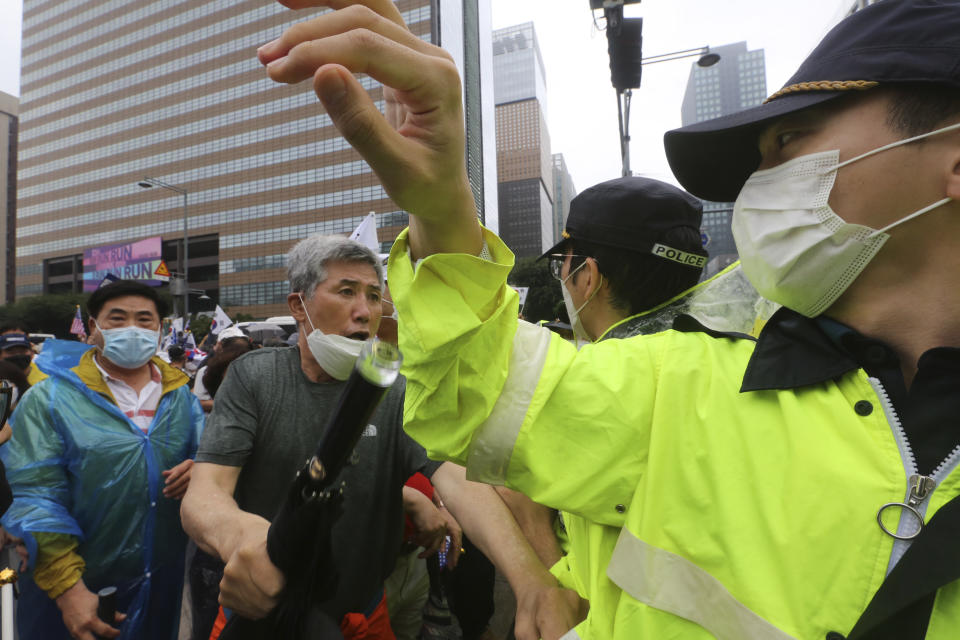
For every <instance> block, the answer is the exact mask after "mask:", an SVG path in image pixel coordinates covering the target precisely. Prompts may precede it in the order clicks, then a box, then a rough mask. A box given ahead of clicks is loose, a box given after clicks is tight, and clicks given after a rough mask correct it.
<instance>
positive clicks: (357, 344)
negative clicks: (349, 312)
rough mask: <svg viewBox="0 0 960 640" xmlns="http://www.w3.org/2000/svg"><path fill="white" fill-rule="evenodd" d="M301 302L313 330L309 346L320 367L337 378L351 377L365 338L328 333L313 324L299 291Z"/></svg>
mask: <svg viewBox="0 0 960 640" xmlns="http://www.w3.org/2000/svg"><path fill="white" fill-rule="evenodd" d="M297 296H298V297H299V298H300V304H303V312H304V315H306V316H307V322H309V323H310V328H311V329H312V331H311V332H310V333H309V334H308V335H307V347H308V348H309V349H310V353H312V354H313V357H314V359H315V360H316V361H317V364H318V365H320V368H321V369H323V370H324V371H326V372H327V373H328V374H330V375H331V376H332V377H334V378H336V379H337V380H346V379H347V378H349V377H350V373H351V372H352V371H353V367H354V366H355V365H356V363H357V358H358V357H359V356H360V349H362V348H363V343H364V341H363V340H354V339H353V338H348V337H346V336H341V335H339V334H326V333H324V332H322V331H320V329H317V328H316V327H315V326H313V320H311V319H310V314H309V313H307V305H306V304H304V302H303V296H301V295H300V294H299V293H298V294H297Z"/></svg>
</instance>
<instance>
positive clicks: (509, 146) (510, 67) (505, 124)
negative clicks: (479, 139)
mask: <svg viewBox="0 0 960 640" xmlns="http://www.w3.org/2000/svg"><path fill="white" fill-rule="evenodd" d="M493 73H494V78H493V84H494V96H495V101H496V105H497V191H498V201H499V210H500V237H501V238H503V241H504V242H505V243H506V244H507V246H508V247H510V249H511V250H512V251H513V252H514V253H515V254H516V255H517V256H518V257H529V256H538V255H540V254H541V253H543V252H544V251H546V250H547V249H549V248H550V247H551V246H552V245H553V244H554V243H555V240H554V230H555V227H556V224H555V223H554V208H553V198H554V195H553V182H554V180H553V157H552V155H551V154H550V134H549V132H548V130H547V121H546V112H547V88H546V87H547V85H546V71H545V70H544V66H543V59H542V57H541V55H540V47H539V46H538V44H537V34H536V31H535V30H534V28H533V23H532V22H527V23H524V24H519V25H515V26H512V27H504V28H503V29H497V30H496V31H494V32H493Z"/></svg>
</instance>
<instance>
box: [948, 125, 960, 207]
mask: <svg viewBox="0 0 960 640" xmlns="http://www.w3.org/2000/svg"><path fill="white" fill-rule="evenodd" d="M954 134H956V135H955V137H956V139H957V144H954V145H953V146H952V147H951V153H950V156H949V158H950V167H951V169H950V171H949V173H948V175H947V193H946V196H947V197H948V198H953V199H954V200H955V201H960V132H957V131H955V132H954Z"/></svg>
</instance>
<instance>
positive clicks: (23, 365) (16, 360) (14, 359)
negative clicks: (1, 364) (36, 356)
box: [4, 354, 33, 371]
mask: <svg viewBox="0 0 960 640" xmlns="http://www.w3.org/2000/svg"><path fill="white" fill-rule="evenodd" d="M4 360H6V361H7V362H9V363H10V364H12V365H14V366H15V367H16V368H18V369H20V370H22V371H26V370H27V369H28V368H29V367H30V363H31V362H33V358H32V357H31V356H29V355H27V354H23V355H19V356H7V357H6V358H4Z"/></svg>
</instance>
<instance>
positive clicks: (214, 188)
mask: <svg viewBox="0 0 960 640" xmlns="http://www.w3.org/2000/svg"><path fill="white" fill-rule="evenodd" d="M396 5H397V8H398V9H399V10H400V12H401V14H402V15H403V18H404V19H405V20H406V22H407V24H408V25H409V27H410V29H411V31H412V32H413V33H414V34H415V35H416V36H418V37H420V38H421V39H423V40H426V41H428V42H434V43H440V44H441V45H442V46H444V47H445V48H447V49H448V50H449V51H451V53H452V54H453V56H454V59H455V60H456V61H457V64H458V66H459V68H460V70H461V73H462V74H463V76H464V78H465V82H464V98H465V101H466V103H467V108H466V114H467V128H468V131H469V132H470V133H469V135H468V140H469V142H470V145H471V147H470V149H468V151H467V155H468V168H469V172H470V180H471V184H472V185H473V187H474V193H475V195H476V196H477V201H478V204H479V207H480V210H479V212H478V213H479V214H480V215H481V216H482V217H484V219H485V220H487V222H488V224H491V226H493V227H494V228H496V191H495V189H496V186H495V184H493V180H494V176H495V175H496V169H495V156H494V148H495V143H494V138H493V83H492V77H493V74H492V69H491V65H492V60H491V58H492V56H490V55H489V54H487V53H485V52H486V51H489V48H490V41H489V37H490V35H489V34H490V17H489V14H490V6H489V0H396ZM320 11H325V10H304V11H290V10H288V9H286V8H284V7H283V6H281V5H279V4H278V3H276V2H263V1H262V0H230V1H228V0H209V1H208V2H202V3H196V2H190V1H189V0H163V1H160V0H145V1H140V2H134V0H24V14H23V67H22V77H21V109H20V143H19V169H18V182H17V189H18V193H17V206H18V211H17V230H16V234H17V235H16V238H17V259H16V275H17V284H16V294H17V296H18V297H19V296H28V295H37V294H41V293H47V292H56V291H70V290H76V289H77V287H78V279H79V277H80V274H79V272H78V271H79V269H80V268H81V267H79V266H78V265H79V259H78V257H79V256H82V254H83V252H84V250H86V249H88V248H93V247H97V246H101V245H107V244H114V243H125V242H135V241H139V240H142V239H145V238H150V237H155V236H161V237H162V239H163V253H164V258H165V259H167V261H168V266H169V267H170V269H171V270H173V271H182V267H183V265H182V264H181V257H182V255H183V241H184V231H183V227H184V224H183V204H182V203H183V201H182V198H181V197H180V196H179V194H178V193H173V192H171V191H169V190H166V189H163V188H152V189H140V188H138V187H137V183H138V182H139V181H141V180H143V178H144V177H145V176H150V177H152V178H156V179H159V180H162V181H163V182H165V183H168V184H170V185H173V186H176V187H177V188H179V189H182V190H184V191H186V192H187V195H188V197H187V200H188V216H187V217H188V225H187V226H188V231H187V235H188V237H189V255H190V260H189V272H190V287H191V288H193V289H196V290H199V291H202V292H205V293H206V294H207V295H208V296H210V297H211V298H213V300H212V301H209V302H206V303H205V304H206V305H207V306H208V307H212V305H213V303H214V302H219V303H220V305H221V306H223V307H224V308H227V310H228V312H230V313H237V312H243V313H246V314H250V315H253V316H255V317H264V316H270V315H278V314H285V313H287V305H286V302H285V299H286V295H287V293H288V291H289V285H288V283H287V281H286V274H285V270H284V267H283V257H284V254H285V253H286V251H287V250H289V248H290V247H291V245H293V244H294V243H295V242H297V241H298V240H300V239H302V238H304V237H306V236H308V235H310V234H314V233H335V234H347V233H350V232H351V231H352V230H353V229H354V228H355V227H356V226H357V224H359V222H360V221H361V220H362V219H363V217H364V216H366V214H368V213H369V212H371V211H373V212H375V213H376V214H377V226H378V236H379V240H380V242H381V248H382V249H383V250H386V249H388V248H389V246H390V245H391V244H392V241H393V240H394V238H395V237H396V235H397V234H398V233H399V232H400V230H401V229H402V228H403V227H404V226H405V225H406V223H407V214H406V212H404V211H402V210H401V209H400V208H399V207H397V206H396V204H395V203H393V202H392V201H391V200H390V198H389V197H388V196H387V194H386V193H385V192H384V190H383V188H382V186H381V185H380V183H379V180H378V179H377V177H376V176H375V175H374V174H373V172H372V171H371V170H370V167H369V166H368V165H367V164H366V162H364V161H363V160H362V158H360V156H359V155H358V154H357V153H356V152H355V151H354V150H353V149H352V148H351V147H350V146H349V145H348V144H347V143H346V142H345V141H344V140H343V139H342V138H341V137H340V136H339V134H338V133H337V131H336V129H335V128H334V127H333V125H332V123H331V122H330V119H329V118H328V117H327V116H326V114H324V113H323V109H322V107H321V106H320V104H319V102H318V101H317V99H316V96H315V95H314V93H313V89H312V86H311V83H310V82H303V83H300V84H298V85H292V86H289V85H282V84H277V83H274V82H272V81H270V80H269V78H268V77H267V76H266V73H265V72H264V70H263V67H262V66H261V65H260V64H259V63H258V61H257V59H256V54H255V52H256V49H257V47H259V46H260V45H262V44H264V43H266V42H269V41H270V40H272V39H274V38H276V37H277V36H278V35H279V34H280V33H282V31H283V30H284V29H285V28H287V27H288V26H290V25H292V24H294V23H297V22H302V21H303V20H305V19H306V18H307V17H309V16H310V15H311V14H317V13H319V12H320ZM67 53H68V54H69V55H66V54H67ZM360 81H361V84H362V85H363V86H364V87H365V88H366V89H367V91H368V93H369V94H370V96H371V98H372V99H373V100H374V101H375V103H376V104H378V106H380V107H381V108H383V90H382V87H380V86H379V84H378V83H377V82H375V81H374V80H373V79H371V78H369V77H361V80H360ZM485 117H486V122H484V118H485ZM485 124H486V126H484V125H485ZM484 142H485V144H484ZM491 203H492V207H491V206H490V205H491ZM491 217H492V221H491V220H490V218H491ZM198 296H199V294H198ZM191 308H192V309H194V310H203V309H204V308H203V306H202V304H200V302H199V301H198V302H197V303H191Z"/></svg>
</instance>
